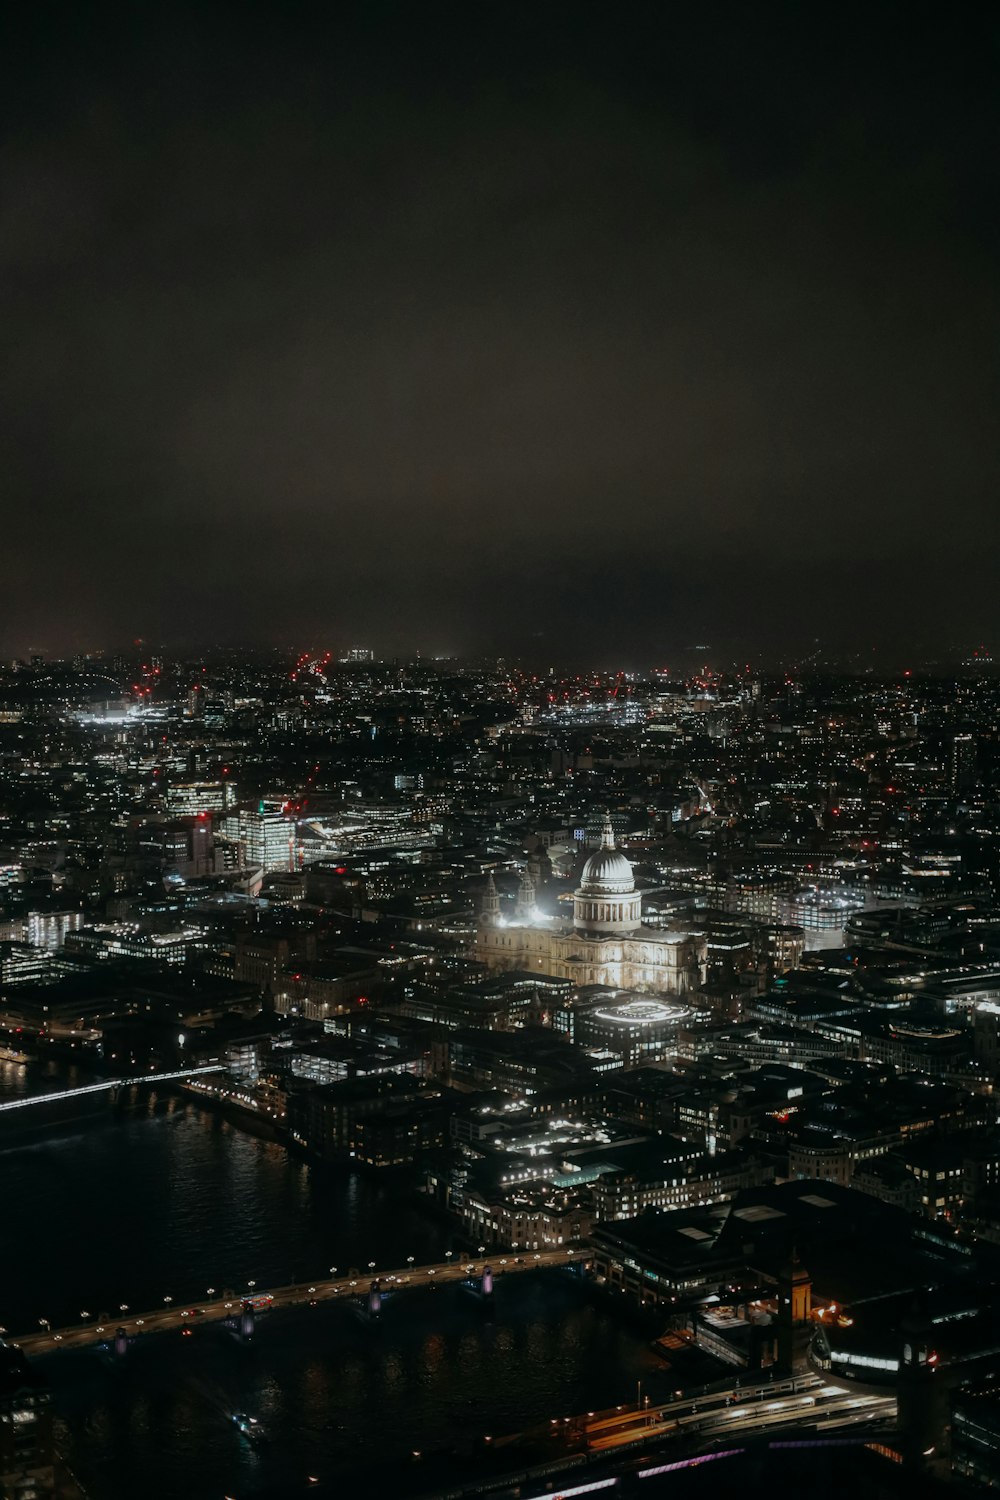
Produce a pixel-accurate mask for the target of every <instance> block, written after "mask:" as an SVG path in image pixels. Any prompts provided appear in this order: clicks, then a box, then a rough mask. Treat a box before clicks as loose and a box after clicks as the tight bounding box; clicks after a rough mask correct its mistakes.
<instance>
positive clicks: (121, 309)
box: [0, 0, 1000, 665]
mask: <svg viewBox="0 0 1000 1500" xmlns="http://www.w3.org/2000/svg"><path fill="white" fill-rule="evenodd" d="M988 10H989V8H988V7H985V6H982V5H978V4H977V5H971V4H970V5H958V6H955V5H950V6H945V5H943V4H938V5H936V6H931V7H929V6H922V5H919V4H916V5H908V6H903V5H887V4H881V5H879V4H868V5H864V6H858V7H856V8H852V7H850V6H843V5H831V4H825V5H824V4H805V3H803V4H798V5H791V4H789V5H777V6H776V5H767V4H757V3H747V4H744V5H739V6H722V5H713V4H700V5H688V4H685V5H673V4H671V3H669V0H664V3H662V4H656V5H646V4H640V3H633V4H627V3H625V4H610V3H608V4H606V5H592V4H586V3H577V4H573V5H564V4H561V3H553V0H549V3H546V0H532V3H530V4H520V3H504V4H499V3H489V0H479V3H477V0H467V3H465V4H463V5H461V6H455V7H452V6H449V5H445V4H437V3H411V4H388V3H374V0H373V3H367V4H364V5H356V6H351V5H342V4H337V3H331V4H329V5H326V6H321V7H319V6H318V7H316V8H306V7H302V6H296V5H294V4H289V3H285V4H282V5H281V6H280V7H279V6H274V7H263V6H256V7H255V6H253V5H251V4H243V5H233V6H232V7H231V8H230V7H227V6H223V5H210V4H203V5H199V6H197V7H194V8H191V9H186V8H182V7H178V6H175V5H171V4H170V3H169V0H168V3H161V4H152V3H151V4H136V5H135V6H134V7H132V8H131V9H115V8H113V7H111V6H109V5H103V6H94V7H91V6H88V5H86V4H78V5H75V6H72V7H65V8H59V7H54V6H48V5H45V4H44V3H42V4H39V5H37V6H31V5H24V4H22V5H18V6H9V7H7V20H6V23H5V25H6V31H5V33H4V35H3V38H2V52H3V57H2V62H0V109H2V113H3V135H2V146H0V255H2V276H0V330H2V333H0V348H2V350H3V358H2V360H0V382H2V384H0V495H2V505H3V519H4V531H3V538H4V545H3V553H2V556H3V575H2V584H3V604H2V608H0V650H2V651H3V652H5V653H7V654H9V653H11V652H15V651H16V652H19V653H20V652H24V651H26V650H27V649H28V647H29V646H35V647H40V648H44V649H46V650H49V651H64V650H80V649H87V648H92V649H96V648H101V647H110V646H114V645H116V644H118V643H119V642H122V641H125V640H129V639H131V638H132V637H134V636H138V635H141V636H144V637H146V638H147V639H150V640H154V641H162V642H164V644H172V643H175V644H181V643H198V642H204V643H210V642H213V641H228V642H239V641H246V642H267V641H274V642H281V643H294V644H297V645H302V646H308V645H318V646H329V647H333V648H335V649H336V648H340V647H346V646H350V645H352V644H364V645H372V646H374V647H376V648H377V649H379V650H383V651H387V652H396V651H407V650H410V649H413V648H415V647H420V648H421V649H422V650H423V651H425V652H437V651H442V652H443V651H472V650H479V649H490V650H493V649H502V650H510V651H527V652H533V651H534V652H537V653H538V654H539V655H541V656H546V657H551V658H552V659H567V658H572V657H573V656H574V655H577V656H581V655H582V656H583V657H586V658H588V659H590V660H592V661H594V662H595V663H597V662H600V663H602V664H610V663H612V662H614V661H616V660H621V661H622V662H623V663H631V664H637V665H638V664H643V663H649V662H652V661H657V660H662V661H665V662H669V661H670V659H671V654H672V653H675V652H678V651H680V650H681V649H682V648H683V647H685V646H689V645H691V644H692V643H695V642H708V643H711V644H712V646H713V648H715V649H716V650H719V651H722V650H729V649H732V650H734V651H740V652H744V653H752V652H758V651H759V652H777V653H781V652H784V651H799V650H801V649H803V648H804V643H808V642H810V641H812V639H813V638H819V639H820V641H821V642H822V643H823V645H824V646H829V647H831V648H832V647H841V646H843V647H850V646H853V645H861V644H877V645H878V646H879V649H880V650H884V651H886V652H890V653H891V652H893V651H895V652H897V653H898V652H899V651H900V650H903V651H905V650H907V649H909V647H910V644H911V643H918V642H919V643H924V642H930V643H931V644H933V643H934V642H935V641H936V640H941V641H942V642H944V641H947V642H954V643H959V644H962V643H966V644H968V645H969V646H972V645H975V644H976V643H977V642H978V640H980V639H985V640H987V641H990V642H991V643H992V644H994V645H995V646H996V647H997V649H998V650H1000V631H998V629H997V626H998V624H1000V620H998V613H1000V603H998V587H997V582H996V574H997V562H996V558H997V551H998V547H1000V504H998V467H1000V465H998V453H1000V447H998V434H997V413H998V411H1000V400H998V396H1000V392H998V390H997V374H998V367H997V350H998V347H1000V344H998V332H1000V330H998V322H1000V311H998V305H997V264H998V250H1000V244H998V241H1000V210H998V206H997V205H998V203H1000V194H998V177H1000V169H998V162H1000V129H998V105H997V85H996V78H997V76H998V61H1000V59H998V55H997V54H998V50H1000V49H998V46H997V36H998V30H997V28H998V21H997V12H996V11H995V9H994V11H993V14H992V17H990V15H989V14H988Z"/></svg>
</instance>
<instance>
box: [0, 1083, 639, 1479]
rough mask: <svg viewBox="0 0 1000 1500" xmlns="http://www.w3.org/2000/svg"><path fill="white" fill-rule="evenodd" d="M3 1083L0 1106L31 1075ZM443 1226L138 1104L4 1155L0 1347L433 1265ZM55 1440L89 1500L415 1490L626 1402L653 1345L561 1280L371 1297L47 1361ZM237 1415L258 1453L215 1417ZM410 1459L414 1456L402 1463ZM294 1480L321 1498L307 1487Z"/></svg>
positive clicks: (209, 1116) (402, 1192)
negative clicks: (91, 1322)
mask: <svg viewBox="0 0 1000 1500" xmlns="http://www.w3.org/2000/svg"><path fill="white" fill-rule="evenodd" d="M15 1071H16V1072H17V1076H16V1077H15V1076H12V1065H10V1064H0V1089H2V1090H3V1091H5V1092H6V1093H7V1094H8V1095H10V1094H11V1093H13V1092H19V1091H21V1090H22V1089H23V1088H24V1087H26V1086H30V1087H33V1086H35V1085H36V1084H37V1083H38V1082H39V1081H40V1080H39V1079H38V1078H37V1077H32V1076H31V1075H29V1076H28V1077H27V1079H26V1078H25V1072H24V1070H23V1069H21V1070H15ZM450 1245H451V1239H450V1235H449V1231H448V1228H447V1226H446V1225H444V1224H443V1223H442V1222H441V1221H440V1220H437V1219H435V1218H434V1217H432V1216H430V1215H428V1214H427V1213H426V1212H425V1211H424V1210H423V1209H422V1208H421V1206H420V1205H419V1203H418V1202H417V1201H416V1200H415V1199H414V1197H413V1196H412V1195H411V1194H410V1193H409V1191H408V1190H406V1189H404V1188H402V1187H401V1186H400V1185H399V1184H398V1183H397V1182H395V1181H392V1180H387V1179H385V1178H381V1177H379V1176H377V1175H374V1174H370V1175H361V1174H358V1173H354V1172H350V1171H348V1170H338V1169H333V1168H329V1167H323V1166H317V1165H313V1164H309V1163H306V1162H303V1161H300V1160H298V1159H296V1158H294V1157H291V1156H290V1155H289V1154H288V1153H287V1152H286V1150H285V1149H284V1147H283V1146H281V1145H279V1144H277V1143H275V1142H272V1141H268V1140H263V1139H260V1138H258V1137H256V1136H253V1135H250V1134H247V1133H245V1132H244V1131H242V1130H241V1129H239V1128H237V1127H236V1126H235V1125H234V1124H232V1123H231V1122H229V1121H228V1120H226V1119H224V1118H223V1117H222V1116H220V1115H218V1114H214V1113H211V1112H208V1111H206V1110H204V1109H203V1108H202V1107H201V1106H199V1105H195V1104H194V1103H191V1102H189V1101H188V1100H187V1099H186V1098H184V1097H182V1096H180V1095H177V1094H172V1093H166V1092H161V1093H159V1094H157V1093H154V1092H152V1091H148V1092H144V1093H141V1094H137V1095H136V1096H135V1097H134V1098H133V1099H132V1100H131V1101H130V1102H129V1103H128V1104H127V1106H126V1108H125V1109H124V1110H123V1111H117V1112H114V1111H111V1110H109V1111H108V1112H107V1113H105V1114H102V1115H99V1116H97V1117H95V1118H94V1119H92V1120H89V1121H86V1122H83V1123H82V1124H81V1125H80V1126H78V1127H74V1128H73V1129H71V1130H68V1131H66V1130H64V1131H61V1132H59V1133H57V1134H52V1135H48V1136H45V1137H43V1138H41V1139H38V1140H35V1141H33V1142H30V1143H28V1144H23V1145H18V1146H16V1147H14V1148H11V1149H7V1150H3V1151H0V1266H2V1268H3V1279H2V1285H0V1325H3V1326H6V1327H8V1328H9V1329H10V1330H11V1332H15V1331H17V1330H22V1331H27V1330H30V1329H35V1328H37V1327H38V1320H39V1319H40V1318H46V1319H48V1320H50V1321H51V1322H52V1323H61V1322H73V1321H77V1320H78V1319H79V1318H80V1316H81V1314H82V1313H83V1312H88V1313H89V1314H90V1315H92V1316H96V1315H98V1314H100V1313H110V1314H111V1316H112V1318H114V1316H115V1314H116V1313H117V1310H118V1309H119V1307H120V1305H121V1304H122V1303H125V1304H127V1305H128V1307H129V1308H130V1310H132V1311H138V1310H139V1309H144V1308H152V1307H155V1306H157V1305H162V1302H163V1299H164V1298H165V1297H172V1298H174V1300H175V1301H177V1302H182V1301H183V1302H187V1301H192V1302H193V1301H196V1300H197V1298H199V1297H201V1296H204V1295H205V1293H206V1291H207V1289H208V1288H209V1287H215V1288H218V1289H220V1290H221V1289H222V1288H224V1287H232V1288H234V1289H236V1290H237V1291H239V1290H242V1289H244V1288H245V1287H246V1286H247V1285H248V1283H250V1282H251V1281H252V1282H254V1283H256V1287H257V1289H258V1290H264V1289H266V1287H267V1286H268V1285H269V1284H281V1283H287V1282H289V1281H291V1280H293V1279H297V1280H300V1281H306V1280H308V1279H309V1278H311V1277H314V1276H319V1275H323V1274H327V1273H328V1272H329V1270H330V1267H331V1266H337V1267H338V1268H340V1269H341V1270H346V1269H347V1268H348V1267H351V1266H358V1267H363V1268H365V1270H367V1267H368V1263H369V1262H370V1261H373V1260H374V1261H375V1263H376V1266H377V1267H394V1266H400V1265H403V1264H405V1261H406V1258H407V1257H408V1256H410V1255H412V1256H413V1257H414V1258H415V1260H416V1261H417V1262H418V1263H419V1262H421V1261H430V1260H438V1259H441V1258H442V1257H443V1254H444V1251H445V1250H446V1249H448V1248H450ZM39 1364H40V1366H41V1368H42V1369H43V1370H44V1372H45V1374H46V1375H47V1377H48V1378H49V1380H50V1382H51V1385H52V1392H53V1407H54V1411H55V1413H56V1418H57V1432H58V1444H59V1448H60V1451H61V1452H62V1453H63V1455H64V1456H65V1457H66V1459H67V1460H68V1461H69V1463H70V1465H71V1467H72V1468H73V1470H74V1472H75V1473H76V1474H77V1476H78V1478H79V1479H80V1481H81V1482H82V1484H83V1485H84V1487H85V1489H86V1491H87V1493H88V1495H89V1496H90V1497H91V1500H134V1497H136V1496H139V1495H142V1496H144V1497H146V1500H177V1497H179V1496H183V1497H184V1500H223V1497H224V1496H232V1497H236V1500H251V1497H254V1500H256V1497H263V1496H268V1497H275V1500H277V1497H281V1496H285V1495H287V1496H289V1497H292V1496H295V1495H297V1494H298V1493H300V1491H301V1493H303V1494H306V1493H308V1494H314V1495H316V1494H334V1493H337V1494H339V1495H353V1494H361V1493H363V1492H364V1490H365V1489H366V1488H372V1487H374V1488H375V1489H376V1492H377V1493H378V1492H381V1490H380V1488H379V1486H382V1487H384V1488H385V1489H386V1491H388V1489H389V1488H390V1487H391V1489H392V1490H393V1491H394V1492H396V1493H398V1494H401V1495H402V1494H413V1493H416V1492H419V1491H420V1490H421V1489H422V1488H425V1487H427V1486H428V1484H429V1480H430V1477H431V1475H432V1474H434V1475H435V1476H437V1474H438V1469H437V1468H436V1467H435V1465H436V1464H438V1463H440V1462H444V1464H445V1468H446V1469H447V1465H448V1462H449V1461H448V1460H436V1459H435V1458H434V1457H433V1451H434V1450H450V1449H452V1448H453V1447H454V1446H455V1445H463V1444H464V1445H465V1446H466V1447H467V1446H468V1445H469V1444H470V1443H471V1444H472V1445H473V1447H475V1445H476V1444H478V1443H481V1442H482V1441H483V1440H484V1438H485V1435H486V1434H487V1433H489V1434H490V1435H491V1436H494V1435H497V1436H498V1435H501V1434H503V1433H504V1432H509V1431H514V1430H518V1429H519V1428H521V1427H524V1426H526V1425H533V1424H535V1423H537V1422H539V1421H543V1420H548V1418H549V1417H550V1416H561V1415H566V1414H569V1413H572V1412H576V1411H580V1410H585V1409H588V1408H594V1407H600V1406H606V1405H609V1404H612V1403H615V1402H618V1401H624V1400H627V1399H630V1398H631V1397H633V1396H634V1392H635V1388H636V1381H637V1380H638V1379H640V1378H642V1379H643V1380H644V1381H646V1382H647V1388H648V1389H650V1391H651V1393H654V1394H655V1391H656V1389H657V1388H658V1387H659V1386H661V1385H662V1384H663V1382H664V1381H665V1376H664V1375H663V1374H662V1372H661V1371H660V1370H659V1366H658V1363H657V1361H656V1360H655V1359H654V1357H653V1356H652V1355H651V1353H650V1351H649V1345H648V1334H647V1333H645V1332H644V1331H643V1330H642V1329H641V1327H640V1326H638V1325H632V1326H629V1325H627V1324H625V1323H623V1322H622V1321H621V1319H620V1318H619V1316H618V1315H617V1314H616V1313H615V1312H613V1311H612V1310H611V1309H610V1308H609V1307H607V1306H605V1305H604V1304H603V1303H602V1302H600V1301H599V1300H597V1299H596V1298H595V1296H594V1294H592V1292H591V1291H590V1290H589V1289H588V1288H587V1287H586V1286H585V1285H584V1284H583V1283H581V1282H580V1281H578V1280H576V1279H575V1278H574V1277H573V1276H572V1275H570V1274H569V1273H563V1272H549V1273H539V1274H533V1273H530V1274H524V1275H520V1276H514V1277H510V1278H507V1279H503V1278H500V1279H498V1282H497V1288H496V1294H495V1298H494V1305H493V1306H492V1308H487V1307H485V1306H484V1304H483V1303H482V1302H481V1301H480V1300H478V1299H477V1298H475V1297H474V1296H472V1295H471V1294H470V1293H469V1292H468V1291H466V1290H465V1289H463V1288H462V1287H459V1286H454V1287H442V1288H437V1289H427V1290H426V1291H425V1290H420V1291H413V1292H406V1293H402V1294H399V1295H398V1296H395V1297H391V1298H389V1299H387V1301H386V1305H385V1308H384V1310H383V1312H382V1315H381V1317H380V1318H379V1319H378V1321H377V1322H376V1323H370V1322H368V1321H366V1320H365V1319H364V1318H361V1317H358V1316H356V1315H355V1313H354V1312H353V1311H352V1310H351V1308H349V1307H346V1306H342V1305H337V1304H321V1305H320V1306H317V1307H315V1308H312V1307H303V1308H300V1309H296V1310H292V1311H287V1312H286V1311H282V1312H276V1313H272V1314H269V1315H265V1316H264V1317H262V1318H260V1319H259V1322H258V1329H257V1332H256V1335H255V1337H254V1339H253V1342H252V1343H251V1344H250V1345H249V1346H244V1345H242V1344H240V1343H239V1342H237V1341H236V1340H235V1339H234V1338H233V1337H232V1336H231V1335H230V1334H229V1333H228V1332H227V1331H226V1330H225V1329H223V1328H221V1327H219V1326H207V1327H199V1328H197V1329H196V1331H195V1333H194V1335H193V1336H191V1337H182V1336H181V1334H180V1333H179V1332H175V1333H171V1334H164V1335H160V1336H156V1337H150V1338H148V1339H146V1340H140V1341H139V1342H137V1343H136V1344H135V1345H134V1346H133V1347H132V1348H131V1349H130V1351H129V1353H128V1354H127V1355H126V1356H125V1358H124V1360H122V1361H119V1362H117V1363H116V1362H115V1361H114V1360H113V1359H110V1358H108V1357H105V1356H102V1355H101V1354H99V1353H98V1352H96V1351H79V1352H68V1353H65V1354H57V1355H54V1356H52V1357H46V1358H45V1359H42V1360H40V1361H39ZM233 1411H248V1412H250V1413H252V1414H253V1415H255V1416H257V1417H258V1418H259V1419H260V1420H261V1421H262V1422H263V1423H264V1425H265V1427H266V1429H267V1432H268V1435H269V1439H270V1441H269V1442H268V1444H267V1445H266V1446H265V1447H262V1448H258V1449H255V1448H252V1447H250V1445H249V1444H248V1443H247V1442H246V1440H245V1439H244V1438H242V1437H241V1436H240V1434H239V1432H238V1431H237V1429H236V1428H235V1427H234V1426H233V1424H232V1423H231V1422H230V1421H229V1416H230V1414H231V1413H232V1412H233ZM414 1451H417V1452H419V1453H420V1454H421V1457H420V1458H414V1457H413V1453H414ZM310 1477H312V1478H315V1479H316V1480H317V1481H318V1483H317V1484H315V1485H313V1484H310Z"/></svg>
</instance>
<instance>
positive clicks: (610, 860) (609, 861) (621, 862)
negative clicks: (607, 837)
mask: <svg viewBox="0 0 1000 1500" xmlns="http://www.w3.org/2000/svg"><path fill="white" fill-rule="evenodd" d="M580 889H581V890H582V891H586V892H587V893H588V894H593V895H595V896H624V895H626V894H627V893H628V892H629V891H634V890H635V878H634V876H633V874H632V866H631V865H630V864H629V862H628V860H627V859H626V858H625V856H624V854H622V852H621V850H620V849H603V848H602V849H598V851H597V853H596V854H592V855H591V856H590V858H589V859H588V860H587V863H586V864H585V865H584V867H583V875H582V876H581V877H580Z"/></svg>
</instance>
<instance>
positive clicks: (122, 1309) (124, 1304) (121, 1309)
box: [118, 1302, 128, 1312]
mask: <svg viewBox="0 0 1000 1500" xmlns="http://www.w3.org/2000/svg"><path fill="white" fill-rule="evenodd" d="M118 1311H119V1312H128V1303H127V1302H119V1304H118Z"/></svg>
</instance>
